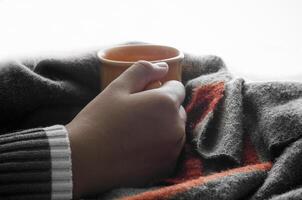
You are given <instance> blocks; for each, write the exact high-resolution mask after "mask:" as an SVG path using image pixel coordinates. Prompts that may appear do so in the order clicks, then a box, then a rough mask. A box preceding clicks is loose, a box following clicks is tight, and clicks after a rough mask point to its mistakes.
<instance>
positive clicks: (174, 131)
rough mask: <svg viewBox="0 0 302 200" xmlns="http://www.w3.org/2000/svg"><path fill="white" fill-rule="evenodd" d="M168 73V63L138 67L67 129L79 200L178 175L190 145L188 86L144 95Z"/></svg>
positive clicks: (169, 84) (168, 87) (141, 63)
mask: <svg viewBox="0 0 302 200" xmlns="http://www.w3.org/2000/svg"><path fill="white" fill-rule="evenodd" d="M167 72H168V65H167V64H166V63H159V64H151V63H149V62H147V61H139V62H137V63H135V64H134V65H133V66H131V67H130V68H129V69H127V70H126V71H125V72H124V73H123V74H121V75H120V76H119V77H118V78H117V79H115V80H114V81H113V82H112V83H111V84H110V85H109V86H108V87H107V88H105V90H104V91H103V92H102V93H100V94H99V95H98V96H97V97H96V98H95V99H93V100H92V101H91V102H90V103H89V104H88V105H87V106H86V107H85V108H84V109H83V110H82V111H81V112H80V113H79V114H78V115H77V116H76V117H75V118H74V119H73V120H72V121H71V122H70V123H69V124H67V125H66V128H67V130H68V132H69V137H70V144H71V152H72V170H73V182H74V195H75V197H79V196H81V195H85V194H92V193H96V192H102V191H105V190H108V189H111V188H115V187H121V186H142V185H143V184H146V183H148V182H150V181H154V180H157V179H159V178H163V177H166V176H169V175H170V174H171V173H172V172H173V170H174V168H175V165H176V161H177V158H178V156H179V154H180V152H181V149H182V147H183V145H184V141H185V121H186V113H185V111H184V109H183V107H182V106H181V103H182V101H183V99H184V97H185V90H184V86H183V85H182V84H181V83H180V82H178V81H168V82H166V83H165V84H164V85H163V86H162V87H160V88H157V89H151V90H146V91H144V88H145V87H146V86H147V85H148V84H149V83H152V82H154V81H157V80H160V79H161V78H162V77H164V76H165V75H166V73H167Z"/></svg>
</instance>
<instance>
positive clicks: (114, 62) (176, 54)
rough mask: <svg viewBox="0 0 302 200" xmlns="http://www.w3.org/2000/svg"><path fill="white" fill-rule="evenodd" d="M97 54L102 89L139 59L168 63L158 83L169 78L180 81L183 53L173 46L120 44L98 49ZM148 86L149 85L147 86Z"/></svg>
mask: <svg viewBox="0 0 302 200" xmlns="http://www.w3.org/2000/svg"><path fill="white" fill-rule="evenodd" d="M97 56H98V58H99V59H100V61H101V70H100V73H101V74H100V78H101V83H100V84H101V89H102V90H103V89H104V88H106V87H107V86H108V85H109V84H110V83H111V82H112V81H113V80H114V79H116V78H117V77H118V76H119V75H120V74H121V73H123V72H124V71H125V70H126V69H127V68H129V67H130V66H131V65H133V64H134V63H135V62H137V61H139V60H145V61H149V62H151V63H158V62H166V63H167V64H168V65H169V70H168V73H167V74H166V76H165V77H164V78H163V79H161V80H159V81H160V84H161V83H164V82H166V81H169V80H178V81H181V73H182V66H181V62H182V60H183V58H184V54H183V53H182V52H181V51H180V50H178V49H176V48H174V47H170V46H163V45H155V44H130V45H121V46H114V47H110V48H106V49H103V50H100V51H99V52H98V53H97ZM160 84H155V83H153V84H151V85H153V86H151V88H152V87H153V88H154V85H157V86H155V87H159V85H160ZM148 88H150V87H149V86H148Z"/></svg>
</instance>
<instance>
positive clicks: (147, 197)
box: [123, 162, 272, 200]
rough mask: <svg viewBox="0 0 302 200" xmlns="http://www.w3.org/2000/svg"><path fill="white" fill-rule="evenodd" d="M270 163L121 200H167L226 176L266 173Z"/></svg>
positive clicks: (250, 166)
mask: <svg viewBox="0 0 302 200" xmlns="http://www.w3.org/2000/svg"><path fill="white" fill-rule="evenodd" d="M271 167H272V163H271V162H266V163H261V164H256V165H249V166H245V167H239V168H235V169H230V170H227V171H224V172H220V173H216V174H213V175H209V176H205V177H200V178H197V179H194V180H190V181H186V182H184V183H180V184H177V185H172V186H167V187H163V188H160V189H157V190H154V191H148V192H143V193H141V194H138V195H134V196H130V197H125V198H123V200H152V199H157V200H161V199H162V200H163V199H168V198H169V197H172V196H174V195H177V194H178V193H182V192H185V191H188V190H190V189H191V188H193V187H195V186H199V185H202V184H205V183H207V182H210V181H214V180H217V179H219V178H223V177H226V176H231V175H235V174H239V173H248V172H254V171H267V170H269V169H271Z"/></svg>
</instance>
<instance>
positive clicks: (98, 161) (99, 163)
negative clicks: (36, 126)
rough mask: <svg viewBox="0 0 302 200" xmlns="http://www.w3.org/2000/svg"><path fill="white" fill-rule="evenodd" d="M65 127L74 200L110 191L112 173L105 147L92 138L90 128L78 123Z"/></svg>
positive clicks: (99, 141) (108, 154)
mask: <svg viewBox="0 0 302 200" xmlns="http://www.w3.org/2000/svg"><path fill="white" fill-rule="evenodd" d="M65 127H66V129H67V131H68V136H69V140H70V148H71V160H72V173H73V196H74V198H79V197H82V196H85V195H88V194H94V193H100V192H104V191H106V190H108V189H111V188H112V187H113V184H112V180H113V179H114V176H113V175H114V173H111V172H112V170H111V169H112V167H111V166H112V165H111V164H110V163H111V162H110V161H109V160H112V159H111V158H110V153H109V152H108V151H107V150H108V149H106V146H105V145H104V144H101V140H97V139H95V138H94V137H93V135H94V134H92V130H91V129H90V128H91V127H90V128H87V127H86V126H80V125H79V122H77V123H76V125H74V123H73V122H71V123H69V124H67V125H66V126H65Z"/></svg>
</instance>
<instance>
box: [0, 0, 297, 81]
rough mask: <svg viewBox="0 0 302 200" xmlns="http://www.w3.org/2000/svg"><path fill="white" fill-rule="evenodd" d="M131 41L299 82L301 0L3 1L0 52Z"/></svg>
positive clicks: (248, 73) (247, 73)
mask: <svg viewBox="0 0 302 200" xmlns="http://www.w3.org/2000/svg"><path fill="white" fill-rule="evenodd" d="M129 40H137V41H146V42H152V43H160V44H169V45H172V46H175V47H178V48H180V49H182V50H183V51H186V52H190V53H195V54H215V55H219V56H221V57H222V58H223V59H224V60H225V62H226V63H227V65H228V67H229V68H230V70H231V71H232V72H233V73H234V74H235V75H238V76H243V77H245V78H248V79H252V80H268V79H278V80H281V79H283V80H286V79H289V78H291V79H292V80H301V81H302V1H301V0H250V1H243V0H232V1H230V0H229V1H226V0H221V1H218V0H206V1H202V0H183V1H177V0H173V1H171V0H127V1H125V0H120V1H118V0H104V1H101V0H80V1H76V0H0V59H1V58H6V57H18V56H35V55H41V54H49V53H51V54H52V53H63V52H68V51H71V50H83V49H90V48H92V47H98V46H102V45H104V44H105V45H108V44H112V43H114V44H116V43H121V42H124V41H129Z"/></svg>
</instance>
